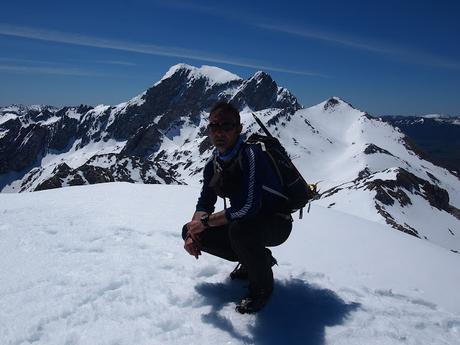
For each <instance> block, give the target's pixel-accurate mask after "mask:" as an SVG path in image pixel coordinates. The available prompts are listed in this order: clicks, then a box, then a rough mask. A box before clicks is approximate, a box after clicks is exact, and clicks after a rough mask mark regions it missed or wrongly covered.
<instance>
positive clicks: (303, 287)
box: [0, 143, 460, 345]
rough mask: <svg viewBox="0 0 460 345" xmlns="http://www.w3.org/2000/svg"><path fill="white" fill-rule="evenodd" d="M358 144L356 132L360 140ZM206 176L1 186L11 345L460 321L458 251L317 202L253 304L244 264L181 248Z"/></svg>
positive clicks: (2, 298) (350, 335) (276, 336)
mask: <svg viewBox="0 0 460 345" xmlns="http://www.w3.org/2000/svg"><path fill="white" fill-rule="evenodd" d="M355 145H358V143H356V144H355ZM198 193H199V187H193V186H177V185H158V184H157V185H141V184H128V183H105V184H98V185H93V186H77V187H69V188H61V189H57V190H46V191H40V192H36V193H20V194H17V193H15V194H13V193H2V194H0V213H1V222H0V236H1V241H0V252H1V253H2V260H0V272H1V274H0V344H2V345H3V344H4V345H12V344H37V345H42V344H43V345H44V344H46V345H62V344H73V345H79V344H81V345H87V344H99V345H109V344H112V345H113V344H118V345H132V344H136V345H143V344H187V345H188V344H201V345H208V344H209V345H215V344H273V345H275V344H276V345H278V344H299V345H300V344H302V345H303V344H312V345H319V344H324V345H328V344H331V345H332V344H334V345H351V344H381V345H397V344H430V345H441V344H442V345H445V344H449V345H454V344H458V343H459V334H460V299H459V298H458V286H459V283H460V271H459V269H458V268H459V263H460V256H459V255H457V254H455V253H452V252H450V251H448V250H445V249H443V248H440V247H439V246H436V245H433V244H431V243H429V242H427V241H420V240H418V239H416V238H415V237H412V236H407V235H405V234H404V233H402V232H399V231H388V227H387V226H386V225H384V224H381V223H380V222H379V221H371V220H368V219H364V218H362V217H360V216H353V215H350V213H356V214H357V213H359V211H360V208H361V205H360V204H350V206H349V209H350V211H351V212H350V213H348V214H346V213H344V212H341V211H338V210H334V209H329V208H327V207H324V206H320V205H318V204H313V205H312V207H311V211H310V213H309V214H308V215H306V216H305V217H304V218H303V219H301V220H299V219H295V221H294V228H293V232H292V234H291V236H290V237H289V239H288V240H287V241H286V242H285V243H284V244H283V245H281V246H279V247H275V248H273V253H274V256H275V257H276V258H277V259H278V263H279V265H278V266H275V267H274V275H275V290H274V293H273V296H272V298H271V299H270V301H269V303H268V305H267V306H266V307H265V308H264V309H263V310H262V311H261V312H260V313H258V314H256V315H241V314H238V313H236V312H235V311H234V308H235V303H237V302H238V301H239V299H241V297H242V296H243V295H244V294H245V291H246V287H245V286H244V284H241V283H240V282H235V281H230V280H229V279H228V274H229V272H230V271H231V270H232V269H233V268H234V263H230V262H226V261H224V260H220V259H218V258H216V257H212V256H210V255H207V254H204V255H203V256H201V257H200V259H199V260H195V259H194V258H193V257H191V256H189V255H188V254H186V253H185V251H184V250H183V247H182V245H183V241H182V238H181V236H180V232H181V227H182V225H183V224H184V223H185V222H186V221H188V219H189V218H190V217H191V215H192V212H193V209H194V204H195V201H196V198H197V196H198Z"/></svg>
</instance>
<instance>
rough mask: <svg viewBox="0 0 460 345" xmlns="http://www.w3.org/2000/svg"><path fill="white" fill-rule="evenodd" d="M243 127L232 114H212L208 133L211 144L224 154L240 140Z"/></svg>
mask: <svg viewBox="0 0 460 345" xmlns="http://www.w3.org/2000/svg"><path fill="white" fill-rule="evenodd" d="M242 129H243V127H242V126H241V124H239V123H237V122H236V119H235V117H234V116H233V115H231V114H226V113H219V112H218V113H217V114H216V113H212V114H211V116H210V117H209V123H208V133H209V138H210V139H211V143H212V144H213V145H214V146H215V147H216V148H217V150H218V151H219V152H220V153H224V152H225V151H227V150H228V149H230V148H231V147H233V145H235V143H236V141H237V140H238V136H239V135H240V133H241V130H242Z"/></svg>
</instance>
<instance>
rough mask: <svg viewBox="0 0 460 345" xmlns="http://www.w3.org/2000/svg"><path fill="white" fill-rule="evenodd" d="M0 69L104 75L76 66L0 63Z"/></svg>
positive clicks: (85, 75)
mask: <svg viewBox="0 0 460 345" xmlns="http://www.w3.org/2000/svg"><path fill="white" fill-rule="evenodd" d="M0 71H6V72H12V73H22V74H30V73H37V74H53V75H67V76H78V77H101V76H104V75H103V74H101V73H96V72H91V71H85V70H82V69H78V68H66V67H44V66H24V65H11V64H0Z"/></svg>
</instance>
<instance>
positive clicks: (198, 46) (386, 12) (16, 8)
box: [0, 0, 460, 115]
mask: <svg viewBox="0 0 460 345" xmlns="http://www.w3.org/2000/svg"><path fill="white" fill-rule="evenodd" d="M459 13H460V1H456V0H452V1H443V0H440V1H424V0H421V1H405V0H399V1H395V0H387V1H379V2H377V1H352V0H350V1H325V0H324V1H276V2H269V1H251V2H248V1H232V2H229V1H225V2H224V1H222V2H216V1H185V0H184V1H174V0H171V1H161V0H158V1H154V0H152V1H147V0H130V1H127V0H123V1H96V0H93V1H86V0H80V1H73V2H70V1H69V2H67V1H62V0H60V1H50V0H42V1H30V0H29V1H8V2H3V3H2V4H1V5H0V105H8V104H12V103H22V104H52V105H78V104H80V103H85V104H92V105H96V104H100V103H104V104H116V103H120V102H123V101H126V100H128V99H130V98H132V97H133V96H135V95H137V94H139V93H141V92H143V91H144V90H145V89H147V88H149V87H150V86H152V85H153V84H154V83H155V82H156V81H158V80H159V79H160V78H161V77H162V75H163V74H164V73H165V72H166V71H167V70H168V69H169V67H170V66H172V65H174V64H176V63H180V62H184V63H188V64H191V65H194V66H201V65H213V66H218V67H221V68H224V69H226V70H229V71H231V72H233V73H235V74H238V75H240V76H241V77H243V78H249V77H250V76H251V75H253V74H254V73H255V72H256V71H258V70H264V71H266V72H268V73H270V74H271V75H272V77H273V78H274V79H275V80H276V81H277V83H278V84H279V85H281V86H285V87H287V88H288V89H290V90H291V91H292V92H293V93H294V94H295V95H296V96H297V97H298V99H299V100H300V102H301V103H302V104H303V105H305V106H311V105H314V104H316V103H319V102H321V101H323V100H325V99H327V98H328V97H330V96H339V97H341V98H343V99H345V100H346V101H348V102H350V103H352V104H353V105H354V106H355V107H357V108H359V109H361V110H364V111H368V112H370V113H371V114H374V115H386V114H401V115H415V114H427V113H444V114H450V115H460V97H459V94H460V92H459V91H458V90H459V89H460V87H459V85H460V44H459V43H460V39H459V38H460V24H459V22H460V21H459V20H458V16H459Z"/></svg>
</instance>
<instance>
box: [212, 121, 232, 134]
mask: <svg viewBox="0 0 460 345" xmlns="http://www.w3.org/2000/svg"><path fill="white" fill-rule="evenodd" d="M236 126H237V124H236V123H234V122H222V123H216V122H211V123H210V124H208V130H210V131H212V132H215V131H219V130H220V131H224V132H230V131H231V130H233V129H235V127H236Z"/></svg>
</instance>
